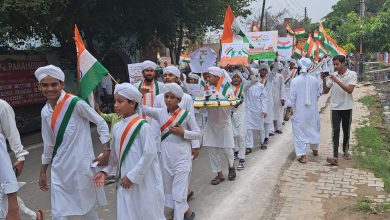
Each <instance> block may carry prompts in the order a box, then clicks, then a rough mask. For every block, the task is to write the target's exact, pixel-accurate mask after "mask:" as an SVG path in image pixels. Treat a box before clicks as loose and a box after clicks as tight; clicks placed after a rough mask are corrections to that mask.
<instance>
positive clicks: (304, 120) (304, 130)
mask: <svg viewBox="0 0 390 220" xmlns="http://www.w3.org/2000/svg"><path fill="white" fill-rule="evenodd" d="M310 64H311V61H310V60H309V59H307V58H302V59H301V60H300V61H299V66H300V67H301V71H300V75H299V76H298V77H296V78H294V79H293V80H292V82H291V87H290V96H289V98H288V101H287V106H288V109H287V112H288V113H290V111H292V112H293V116H292V119H291V121H292V131H293V137H294V146H295V153H296V155H297V157H299V158H298V161H299V162H301V163H306V161H307V159H306V150H307V144H311V145H312V150H313V153H315V151H317V153H318V144H319V143H320V115H319V112H318V106H317V102H318V101H317V100H318V97H319V93H320V88H319V84H318V81H317V79H316V78H315V77H313V76H311V75H310V74H308V73H307V67H308V66H310Z"/></svg>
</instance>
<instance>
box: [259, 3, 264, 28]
mask: <svg viewBox="0 0 390 220" xmlns="http://www.w3.org/2000/svg"><path fill="white" fill-rule="evenodd" d="M264 10H265V0H263V8H262V9H261V18H260V31H263V19H264Z"/></svg>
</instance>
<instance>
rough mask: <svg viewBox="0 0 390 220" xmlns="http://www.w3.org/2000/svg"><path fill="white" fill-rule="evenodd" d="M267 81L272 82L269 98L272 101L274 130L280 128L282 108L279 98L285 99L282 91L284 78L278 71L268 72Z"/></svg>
mask: <svg viewBox="0 0 390 220" xmlns="http://www.w3.org/2000/svg"><path fill="white" fill-rule="evenodd" d="M268 81H269V82H268V83H271V84H272V86H271V87H272V96H270V97H269V98H270V99H272V101H273V106H272V110H273V116H274V121H275V122H276V123H275V130H282V122H283V113H284V109H283V106H282V103H281V100H286V97H285V91H284V78H283V75H282V74H280V73H275V72H270V73H269V78H268Z"/></svg>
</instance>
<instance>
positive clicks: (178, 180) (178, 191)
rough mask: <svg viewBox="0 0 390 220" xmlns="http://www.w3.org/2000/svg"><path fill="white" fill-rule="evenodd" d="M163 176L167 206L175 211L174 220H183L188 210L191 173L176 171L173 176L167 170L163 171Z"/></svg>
mask: <svg viewBox="0 0 390 220" xmlns="http://www.w3.org/2000/svg"><path fill="white" fill-rule="evenodd" d="M161 171H162V176H163V185H164V194H165V206H166V207H168V208H171V209H174V212H173V213H174V220H183V218H184V213H185V212H186V211H187V210H188V208H189V206H188V203H187V194H188V185H189V180H190V172H189V171H176V172H175V174H174V176H171V175H170V174H169V172H168V171H167V170H165V169H164V168H162V169H161Z"/></svg>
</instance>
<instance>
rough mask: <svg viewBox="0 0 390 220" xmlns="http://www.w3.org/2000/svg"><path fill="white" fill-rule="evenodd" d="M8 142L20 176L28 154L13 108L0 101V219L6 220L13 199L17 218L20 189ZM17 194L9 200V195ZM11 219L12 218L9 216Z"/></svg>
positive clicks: (12, 204)
mask: <svg viewBox="0 0 390 220" xmlns="http://www.w3.org/2000/svg"><path fill="white" fill-rule="evenodd" d="M6 139H7V140H8V143H9V145H10V148H11V149H12V151H13V152H14V153H15V157H16V160H17V161H16V162H15V164H14V167H15V168H16V169H18V170H17V171H18V174H20V173H21V172H22V169H23V164H24V160H25V156H26V155H28V152H27V151H26V150H24V149H23V145H22V143H21V141H20V135H19V131H18V130H17V128H16V122H15V113H14V111H13V109H12V107H11V106H10V105H9V104H8V103H7V102H6V101H4V100H2V99H0V186H1V187H0V219H5V218H6V217H7V213H8V208H12V207H8V200H9V199H11V200H13V201H10V202H11V206H13V207H14V208H15V209H14V210H13V212H14V213H10V215H11V214H13V215H12V217H17V216H18V214H17V212H18V211H19V210H18V209H17V200H16V198H17V197H16V192H17V191H18V189H19V185H18V182H17V180H16V175H15V172H14V169H13V167H12V163H11V158H10V156H9V154H8V151H7V143H6V141H5V140H6ZM10 194H15V195H13V196H12V197H13V198H8V195H10ZM9 217H10V216H9Z"/></svg>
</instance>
